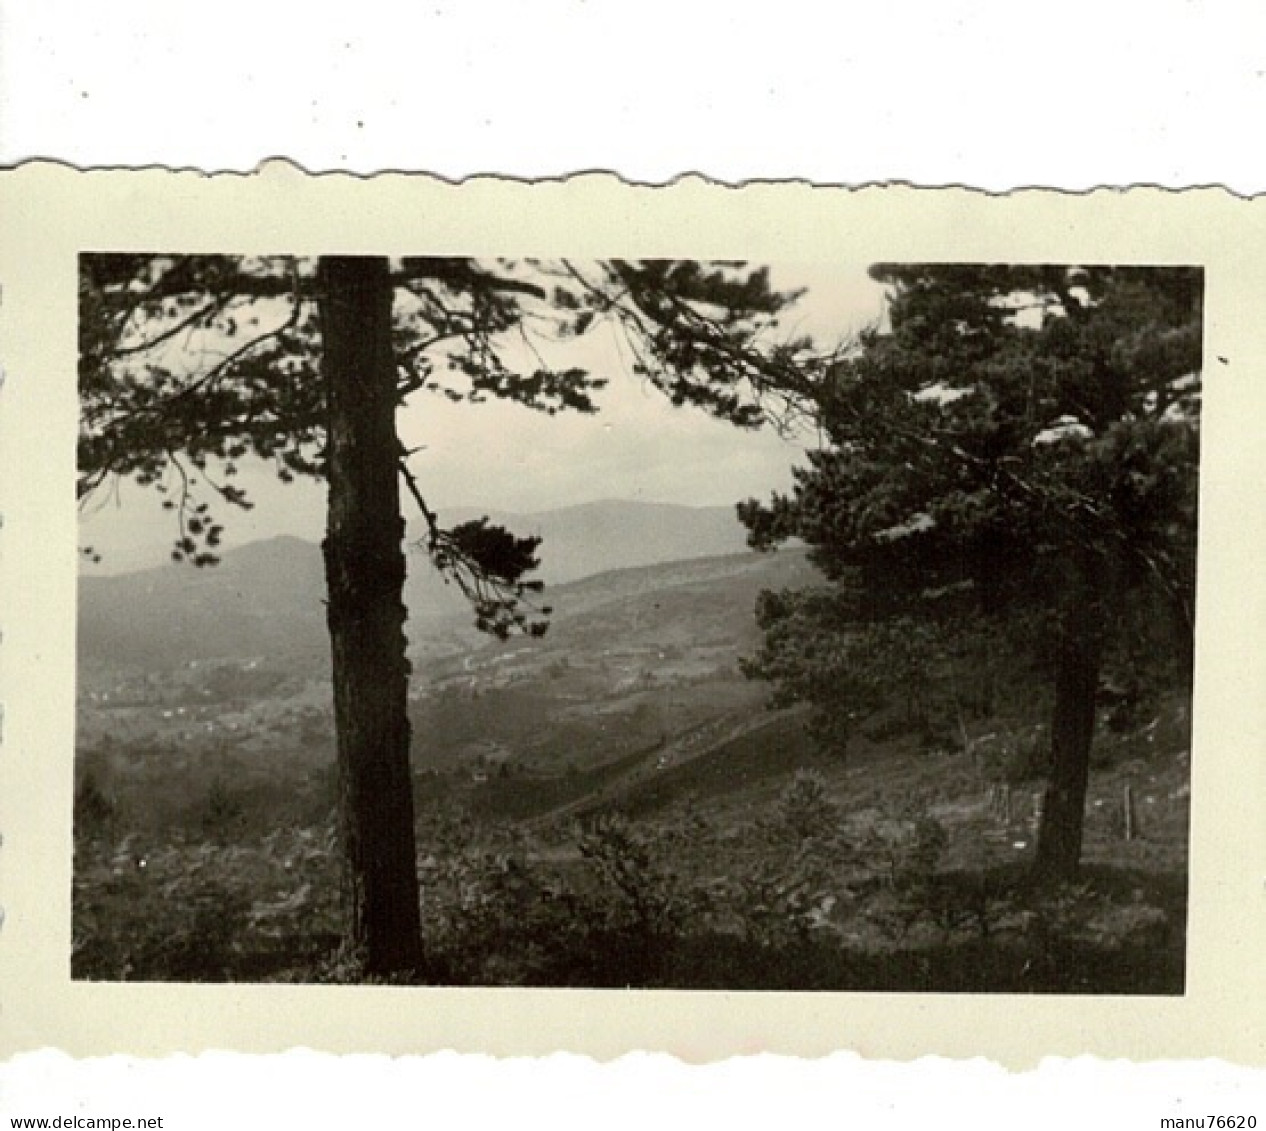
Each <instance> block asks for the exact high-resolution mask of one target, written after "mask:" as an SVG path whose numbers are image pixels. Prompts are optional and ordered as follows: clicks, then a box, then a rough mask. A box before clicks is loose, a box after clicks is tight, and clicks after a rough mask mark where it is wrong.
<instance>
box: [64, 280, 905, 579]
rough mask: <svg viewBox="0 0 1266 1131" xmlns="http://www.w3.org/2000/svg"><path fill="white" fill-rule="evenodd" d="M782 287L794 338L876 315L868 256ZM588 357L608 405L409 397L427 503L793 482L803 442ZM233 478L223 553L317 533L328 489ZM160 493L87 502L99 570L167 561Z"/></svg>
mask: <svg viewBox="0 0 1266 1131" xmlns="http://www.w3.org/2000/svg"><path fill="white" fill-rule="evenodd" d="M773 282H774V285H775V286H776V287H778V288H784V289H786V288H800V287H805V288H807V292H806V294H805V295H804V297H803V298H802V299H801V300H800V302H799V303H798V304H797V306H796V307H795V308H794V310H793V311H792V312H790V313H789V314H788V315H787V317H786V319H785V324H784V328H785V329H786V330H787V331H788V332H789V333H794V334H797V335H799V334H809V335H811V336H812V337H814V338H815V340H817V341H819V342H820V343H822V344H823V345H826V344H834V343H835V342H836V341H838V340H840V339H842V338H845V337H848V336H849V335H850V334H852V333H855V332H856V331H857V330H860V329H861V328H862V327H863V326H865V325H866V324H868V323H870V322H873V321H874V320H875V319H876V318H877V317H878V316H879V313H880V308H881V301H882V291H881V289H880V288H879V287H878V286H877V285H876V284H875V283H873V282H872V281H871V280H870V279H869V277H868V276H867V274H866V269H865V266H864V265H850V266H841V265H805V264H797V265H778V266H775V267H774V268H773ZM583 349H584V351H585V353H586V356H584V357H575V356H574V355H572V358H569V361H570V363H572V364H580V365H584V366H586V367H587V368H589V369H590V370H591V371H592V372H595V373H602V374H604V375H608V376H610V378H611V384H610V385H609V387H608V388H607V389H605V390H603V391H602V392H601V394H600V395H599V401H600V406H601V410H600V411H599V412H598V413H596V414H594V415H589V416H580V415H577V414H567V415H561V416H555V417H549V416H545V415H543V414H539V413H534V412H532V411H530V410H528V409H525V408H523V407H521V406H518V405H512V404H506V403H502V402H489V403H487V404H482V405H469V404H453V403H450V402H448V401H446V400H444V399H443V398H440V397H424V398H414V401H413V402H412V403H411V404H410V405H409V406H407V407H406V408H405V409H404V410H403V411H402V414H401V420H400V430H401V434H402V436H403V437H404V440H405V442H406V444H407V445H408V446H409V447H416V446H418V445H425V447H424V449H423V450H422V451H420V452H418V454H417V455H416V456H414V458H413V460H412V467H413V469H414V471H415V473H416V474H417V475H418V478H419V480H420V482H421V484H422V485H423V489H424V490H425V491H426V493H427V496H428V498H429V500H430V502H431V504H432V506H434V507H435V508H436V509H437V510H438V511H439V512H440V514H441V516H443V512H444V511H445V510H448V509H459V508H461V509H466V508H474V507H483V508H487V509H489V510H500V511H513V512H519V513H531V512H536V511H544V510H551V509H554V508H556V507H562V506H568V505H571V504H574V503H582V502H589V501H592V500H596V499H632V500H641V501H646V502H671V503H684V504H689V505H695V506H702V505H713V504H722V505H731V504H733V503H735V502H737V501H738V500H740V499H745V498H748V497H750V496H753V495H755V496H758V497H765V496H767V495H768V494H769V493H770V492H771V491H773V490H777V489H780V488H784V487H786V486H787V485H788V484H789V482H790V469H791V467H792V465H793V464H794V463H796V462H797V461H798V456H799V451H800V449H799V448H798V447H797V446H795V445H793V444H790V443H788V442H787V441H785V440H783V439H780V438H779V437H778V436H777V435H775V434H774V433H773V432H772V431H771V430H768V429H762V430H761V431H759V432H755V433H753V432H745V431H741V430H739V429H737V428H734V427H733V426H732V425H729V424H725V423H723V422H720V421H717V420H715V419H713V418H711V417H709V416H708V415H707V414H706V413H704V412H702V411H701V410H699V409H695V408H689V407H683V408H674V407H673V406H672V405H671V404H670V403H669V401H668V399H667V398H666V397H664V396H663V395H662V394H660V393H659V392H657V391H656V390H655V389H653V388H650V387H649V386H647V385H646V384H645V383H644V382H642V381H640V380H639V379H637V378H635V377H633V376H632V374H631V372H630V366H629V363H628V359H627V358H626V357H625V356H624V355H623V354H622V353H621V350H620V347H619V344H618V342H617V341H616V339H615V336H614V335H608V334H606V333H603V334H593V335H590V336H588V337H587V338H586V339H585V342H584V346H583ZM239 482H240V483H241V485H242V486H244V487H246V488H247V490H248V491H249V493H250V495H251V498H252V499H253V500H254V502H255V504H256V505H255V508H254V510H252V511H250V512H241V511H237V510H229V509H227V508H221V510H222V511H224V515H223V517H222V518H221V521H223V522H224V524H225V526H226V532H225V538H224V545H225V547H226V548H229V547H232V546H236V545H241V544H243V543H245V542H250V541H254V540H256V539H260V538H268V537H273V536H275V535H277V534H283V533H284V534H295V535H299V536H301V537H305V538H310V539H313V540H319V539H320V537H321V534H322V529H323V526H324V520H325V488H324V485H322V484H318V483H314V482H301V483H295V484H290V485H285V484H281V483H279V482H278V481H277V480H276V479H275V478H274V477H273V476H272V474H271V472H270V471H269V470H268V469H267V468H260V469H258V470H257V471H255V472H254V473H250V472H248V473H244V474H243V475H242V476H241V477H240V479H239ZM159 500H160V496H158V495H157V494H156V493H155V492H154V491H152V490H148V489H143V488H139V487H137V486H135V485H134V484H131V483H127V482H125V483H123V484H122V486H121V488H120V491H119V493H118V500H117V503H116V501H114V500H111V501H109V502H106V503H105V504H104V505H100V506H96V507H92V508H90V509H89V511H87V512H85V513H84V515H83V516H82V518H81V522H80V541H81V543H82V544H85V545H91V546H92V547H93V548H94V549H96V550H97V551H98V552H99V553H101V555H102V559H103V560H102V562H101V563H100V565H97V566H89V567H87V568H89V569H91V571H92V572H94V573H115V572H119V571H122V570H130V569H138V568H143V567H146V566H150V565H157V564H160V563H162V562H163V561H165V560H167V558H168V554H169V552H170V549H171V543H172V540H173V539H174V537H175V536H176V535H175V529H174V519H173V518H172V516H171V514H170V513H169V512H165V511H163V510H162V509H161V508H160V506H159Z"/></svg>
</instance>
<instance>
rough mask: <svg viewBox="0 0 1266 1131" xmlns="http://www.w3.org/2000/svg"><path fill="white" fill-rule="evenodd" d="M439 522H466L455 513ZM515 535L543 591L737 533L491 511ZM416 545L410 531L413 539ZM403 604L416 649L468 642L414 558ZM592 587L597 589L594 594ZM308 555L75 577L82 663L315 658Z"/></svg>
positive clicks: (320, 587)
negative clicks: (536, 545)
mask: <svg viewBox="0 0 1266 1131" xmlns="http://www.w3.org/2000/svg"><path fill="white" fill-rule="evenodd" d="M444 517H445V519H446V521H462V520H464V519H466V518H469V517H475V516H474V515H472V514H463V513H455V514H452V515H446V516H444ZM490 517H491V518H492V519H493V520H494V521H497V522H501V523H503V524H505V525H507V526H508V527H510V528H511V529H512V530H514V531H515V533H517V534H521V535H528V534H532V535H539V536H541V537H542V538H543V539H544V544H543V546H542V549H541V551H540V557H541V558H542V568H541V571H540V576H541V577H542V578H543V579H544V580H545V581H546V582H547V583H548V584H549V585H550V586H551V593H550V596H549V598H548V599H549V601H551V602H552V603H554V604H557V600H556V598H555V595H554V592H553V591H552V590H553V587H555V586H561V585H564V584H566V583H568V582H571V581H574V580H576V579H578V578H584V577H589V576H593V575H598V574H602V573H609V572H611V571H616V570H623V569H627V568H630V567H639V566H655V565H661V564H665V563H670V562H680V561H687V560H692V559H701V558H709V557H715V556H717V555H726V554H736V553H740V552H741V551H742V550H743V547H744V532H743V529H742V527H741V526H740V525H739V523H738V522H737V520H736V519H735V517H734V513H733V511H732V509H731V508H729V507H683V506H673V505H667V504H650V503H634V502H612V501H608V502H599V503H587V504H583V505H580V506H573V507H566V508H563V509H560V510H555V511H549V512H544V513H540V514H529V515H512V514H498V513H493V514H491V515H490ZM414 534H415V535H416V532H414ZM409 562H410V571H409V580H408V583H407V586H406V603H407V605H408V607H409V612H410V619H411V622H412V625H413V628H414V631H413V633H412V634H411V635H413V636H414V637H415V639H417V640H419V641H431V640H434V639H436V637H437V633H438V639H439V643H437V644H435V645H434V647H433V649H432V651H438V652H440V653H443V652H450V651H452V650H454V649H455V648H460V647H463V646H467V645H469V644H471V643H473V642H474V638H472V637H471V636H470V635H469V634H467V633H465V632H464V627H465V623H466V622H468V620H469V615H468V613H467V611H466V605H465V602H464V599H463V598H462V596H461V594H460V593H459V592H457V591H456V589H455V588H454V587H452V586H447V585H445V584H444V583H443V581H442V579H441V578H439V577H438V576H437V575H436V573H435V571H434V570H433V569H432V568H431V567H430V565H429V563H428V562H427V561H426V559H425V555H424V554H423V553H422V552H421V551H420V550H417V549H414V550H413V551H412V552H411V553H410V555H409ZM598 589H601V585H600V584H599V586H598ZM324 593H325V581H324V574H323V566H322V562H321V552H320V548H319V547H318V546H317V545H315V544H314V543H312V542H308V541H305V540H303V539H299V538H293V537H279V538H273V539H269V540H266V541H261V542H255V543H252V544H250V545H247V546H243V547H241V548H240V549H236V550H233V551H230V552H229V553H227V554H225V556H224V559H223V561H222V562H221V563H220V565H218V566H216V567H213V568H209V569H192V568H189V567H180V566H161V567H158V568H155V569H149V570H143V571H139V572H136V573H128V574H120V575H116V576H112V577H90V576H85V577H82V578H81V579H80V586H79V612H78V628H79V649H80V656H81V658H82V659H85V660H91V661H95V662H102V663H116V664H126V665H131V666H136V667H142V668H158V669H161V668H167V667H172V666H177V665H180V664H182V663H185V662H187V661H189V660H193V659H212V658H232V657H242V656H276V657H280V656H285V655H304V654H312V653H316V654H318V655H323V654H324V649H325V647H326V629H325V615H324V604H323V598H324Z"/></svg>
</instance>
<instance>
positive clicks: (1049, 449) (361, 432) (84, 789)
mask: <svg viewBox="0 0 1266 1131" xmlns="http://www.w3.org/2000/svg"><path fill="white" fill-rule="evenodd" d="M766 243H767V241H766ZM762 246H766V244H762ZM415 250H416V249H415V248H408V247H402V248H401V251H400V254H398V255H393V254H382V253H381V251H380V250H376V251H375V253H374V254H347V253H345V251H344V250H343V249H339V248H334V249H332V253H331V254H322V253H319V252H318V253H316V254H312V253H310V250H308V249H305V250H304V251H303V253H298V252H296V253H293V254H291V253H286V252H278V253H276V254H255V253H251V254H245V253H243V254H235V253H228V252H222V251H221V252H215V253H211V252H208V251H206V250H205V249H204V248H203V247H202V245H199V246H196V247H188V248H181V247H179V246H170V245H168V246H166V247H165V249H161V248H160V249H159V250H154V249H153V248H152V247H151V248H150V249H144V250H139V251H138V250H128V251H122V250H102V251H98V250H93V249H92V248H83V249H81V251H80V253H79V254H78V258H77V276H78V277H77V283H78V299H77V318H78V343H77V355H78V356H77V360H78V435H77V477H76V494H77V503H78V531H77V540H78V555H79V564H78V575H79V576H78V609H77V614H76V616H77V640H76V657H75V667H76V689H75V711H76V718H75V736H74V744H75V751H74V775H73V776H74V784H73V790H74V798H73V877H72V879H73V895H72V900H71V917H72V922H71V947H70V949H71V953H70V957H69V964H70V974H71V978H72V979H73V980H74V981H75V982H83V983H118V982H149V983H155V982H158V983H285V984H291V985H300V986H303V985H313V984H326V985H357V986H365V985H370V986H393V987H396V986H398V987H406V986H415V987H416V986H429V987H523V988H572V989H575V988H589V989H608V990H630V991H633V990H683V991H705V990H713V991H717V990H721V991H849V992H864V993H873V992H886V993H897V994H909V995H918V994H1034V995H1117V996H1119V995H1146V996H1151V997H1157V996H1159V997H1176V996H1181V995H1183V994H1184V992H1185V990H1186V988H1187V979H1188V964H1187V956H1188V948H1187V939H1188V930H1187V926H1188V892H1189V883H1188V863H1189V810H1190V806H1191V800H1192V789H1191V781H1192V777H1191V765H1192V725H1193V698H1192V688H1193V657H1194V655H1195V640H1196V628H1197V624H1198V621H1199V618H1200V609H1198V608H1197V604H1196V580H1197V570H1196V558H1197V535H1198V529H1197V527H1198V522H1197V519H1198V511H1199V507H1198V495H1199V486H1200V475H1199V464H1200V449H1201V402H1202V374H1203V372H1204V370H1205V366H1206V359H1205V358H1204V356H1203V349H1204V346H1203V343H1204V335H1205V330H1206V326H1205V316H1204V309H1205V293H1206V271H1205V269H1204V267H1203V266H1202V264H1201V263H1200V262H1199V261H1198V260H1195V259H1192V260H1191V261H1174V260H1166V261H1164V262H1159V261H1157V262H1152V261H1146V260H1143V261H1129V262H1124V261H1112V262H1106V263H1105V262H1098V261H1094V260H1091V261H1089V262H1064V261H1057V260H1049V259H1047V260H1042V261H1035V260H1033V259H1032V258H1031V257H1030V256H1027V255H1026V256H1019V255H1017V256H1015V257H1014V258H1013V259H1011V260H1005V259H1004V260H1002V261H997V260H996V259H993V258H990V259H981V260H956V261H948V260H946V259H945V258H944V257H943V256H939V255H935V254H929V255H928V256H927V258H926V260H920V259H919V258H917V257H911V256H910V255H909V254H908V253H905V252H904V245H903V254H901V255H899V256H895V255H894V256H893V257H891V258H885V257H882V256H880V255H877V256H872V257H868V258H865V259H860V258H859V259H857V260H855V261H845V260H842V259H840V260H832V261H827V262H823V261H810V260H808V259H806V258H804V257H803V255H802V254H794V255H793V254H789V255H787V256H784V257H782V258H779V257H762V258H760V259H728V258H727V259H722V258H714V259H707V258H680V259H675V258H666V257H662V256H660V257H654V258H602V259H599V258H578V257H573V256H571V255H567V254H564V255H560V256H558V257H555V258H549V257H530V256H523V255H506V256H496V255H492V256H486V255H457V254H445V255H437V254H415V253H414V252H415Z"/></svg>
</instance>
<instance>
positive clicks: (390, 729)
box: [319, 257, 421, 974]
mask: <svg viewBox="0 0 1266 1131" xmlns="http://www.w3.org/2000/svg"><path fill="white" fill-rule="evenodd" d="M319 284H320V300H319V301H320V315H321V333H322V339H323V352H322V374H323V377H324V381H325V391H326V398H327V408H328V413H329V419H328V447H327V455H326V458H327V469H328V477H329V517H328V526H327V531H326V538H325V542H324V544H323V549H324V552H325V572H326V582H327V586H328V610H327V619H328V623H329V629H330V643H331V650H332V657H333V682H334V721H335V729H336V732H337V737H338V781H339V787H338V788H339V816H340V825H341V832H342V848H343V882H344V900H345V915H346V927H345V934H346V942H347V944H348V945H349V947H350V948H351V950H352V952H353V953H354V954H356V955H357V956H359V957H360V958H361V959H362V961H363V962H364V967H365V971H366V972H367V973H371V974H389V973H395V972H401V971H406V970H412V969H416V968H417V967H418V966H419V964H420V962H421V924H420V908H419V897H418V882H417V863H416V848H415V842H414V827H413V791H412V775H411V772H410V765H409V740H410V731H409V718H408V709H407V708H408V678H409V663H408V659H407V658H406V654H405V635H404V623H405V607H404V601H403V591H404V578H405V561H404V552H403V549H402V545H401V543H402V539H403V536H404V520H403V518H402V517H401V512H400V487H399V471H398V468H397V462H396V461H397V451H398V442H397V437H396V423H395V417H396V402H397V398H396V381H395V365H394V361H393V357H392V349H391V295H392V292H391V282H390V277H389V274H388V264H387V261H386V260H385V259H380V258H366V257H327V258H323V259H321V261H320V265H319Z"/></svg>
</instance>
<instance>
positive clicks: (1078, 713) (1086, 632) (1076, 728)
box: [1034, 584, 1109, 883]
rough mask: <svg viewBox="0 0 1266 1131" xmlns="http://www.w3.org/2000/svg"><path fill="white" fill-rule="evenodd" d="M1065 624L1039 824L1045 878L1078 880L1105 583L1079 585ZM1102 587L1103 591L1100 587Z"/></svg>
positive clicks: (1039, 865)
mask: <svg viewBox="0 0 1266 1131" xmlns="http://www.w3.org/2000/svg"><path fill="white" fill-rule="evenodd" d="M1076 588H1077V590H1078V592H1077V594H1076V595H1075V596H1074V598H1073V599H1072V600H1071V601H1070V603H1069V608H1068V610H1067V611H1066V612H1065V615H1064V623H1063V624H1062V626H1061V630H1060V640H1059V651H1058V655H1057V659H1056V670H1055V705H1054V711H1053V715H1052V719H1051V778H1050V783H1049V785H1048V786H1047V789H1046V797H1045V799H1044V801H1043V805H1042V820H1041V824H1040V825H1039V827H1038V834H1037V852H1036V858H1035V860H1034V874H1035V877H1036V878H1037V880H1038V881H1039V882H1042V883H1046V882H1058V881H1061V880H1072V879H1075V878H1076V876H1077V872H1078V870H1079V868H1080V865H1081V843H1082V833H1083V829H1084V826H1085V815H1086V790H1087V786H1088V784H1089V781H1090V748H1091V744H1092V742H1093V741H1094V733H1095V713H1096V696H1097V693H1098V690H1099V674H1100V668H1101V666H1102V662H1103V629H1104V625H1103V623H1102V621H1103V615H1104V613H1105V612H1106V606H1107V603H1108V600H1109V595H1108V593H1107V592H1106V586H1105V585H1102V584H1101V585H1098V586H1095V585H1085V586H1077V587H1076ZM1096 590H1097V591H1096Z"/></svg>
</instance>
